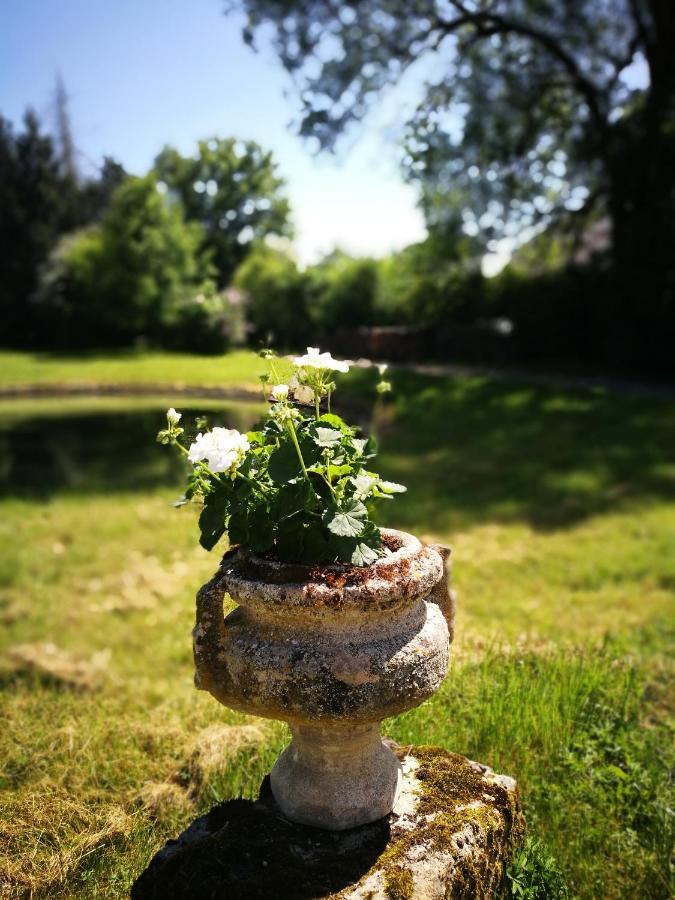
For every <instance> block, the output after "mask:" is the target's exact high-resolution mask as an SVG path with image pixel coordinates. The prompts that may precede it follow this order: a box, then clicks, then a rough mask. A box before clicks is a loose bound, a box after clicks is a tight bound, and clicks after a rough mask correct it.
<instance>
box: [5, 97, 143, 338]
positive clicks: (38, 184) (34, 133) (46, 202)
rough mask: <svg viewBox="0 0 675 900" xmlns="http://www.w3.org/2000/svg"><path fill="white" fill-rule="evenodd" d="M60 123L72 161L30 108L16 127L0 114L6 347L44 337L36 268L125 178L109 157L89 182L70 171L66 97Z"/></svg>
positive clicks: (90, 217) (88, 219)
mask: <svg viewBox="0 0 675 900" xmlns="http://www.w3.org/2000/svg"><path fill="white" fill-rule="evenodd" d="M60 96H61V107H60V115H61V116H62V117H63V121H62V123H61V127H62V128H63V129H65V133H66V135H67V136H68V142H70V143H68V147H69V149H68V151H67V152H68V154H69V158H70V163H67V162H64V159H63V158H62V156H61V152H60V150H59V146H61V145H62V144H63V135H62V136H61V139H60V141H59V143H58V145H57V144H56V143H55V141H54V139H53V138H52V137H51V135H49V134H47V133H46V132H44V131H43V130H42V126H41V124H40V122H39V120H38V118H37V116H36V115H35V114H34V113H33V112H32V111H31V110H28V111H27V112H26V115H25V116H24V120H23V129H22V130H21V131H18V132H17V131H15V130H14V129H13V128H12V125H11V123H10V122H9V121H8V120H6V119H4V118H2V116H0V247H2V253H0V315H1V316H2V323H3V339H4V343H5V344H11V345H15V346H32V345H35V344H36V342H39V341H40V339H41V335H43V336H44V337H45V338H46V339H47V340H49V337H50V333H49V329H44V328H42V325H41V323H40V321H39V317H38V313H39V312H40V311H41V307H39V306H36V305H35V304H33V303H32V302H31V300H32V297H33V295H34V293H35V290H36V289H37V287H38V280H39V274H40V270H41V267H43V266H44V265H45V263H46V262H47V259H48V257H49V254H50V253H51V252H52V251H53V249H54V247H55V246H56V244H57V242H58V240H59V239H60V237H61V236H62V235H63V234H65V233H66V232H68V231H71V230H73V229H75V228H80V227H82V226H84V225H87V224H88V223H90V222H92V221H94V220H96V219H97V218H99V217H100V215H101V214H102V212H103V209H104V208H105V207H106V206H107V205H108V203H109V201H110V196H111V194H112V191H113V189H114V188H115V187H116V186H117V185H119V183H120V182H121V180H122V179H123V177H124V174H125V173H124V169H123V168H122V166H120V165H119V163H116V162H114V160H111V159H108V158H106V159H105V160H104V163H103V167H102V170H101V173H100V175H99V176H97V177H95V178H93V179H89V180H86V181H82V180H80V181H79V182H78V180H77V179H76V178H75V177H74V175H73V169H72V166H71V163H72V154H73V148H72V140H71V138H70V128H69V125H68V119H67V111H66V108H65V105H64V104H65V100H64V95H63V94H61V95H60Z"/></svg>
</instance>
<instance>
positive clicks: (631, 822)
mask: <svg viewBox="0 0 675 900" xmlns="http://www.w3.org/2000/svg"><path fill="white" fill-rule="evenodd" d="M193 359H194V358H190V357H169V356H166V355H150V356H148V357H141V356H131V357H128V358H125V359H117V358H110V359H108V360H100V361H95V360H92V361H85V362H84V363H82V364H81V365H78V364H77V363H76V362H75V361H64V360H60V361H56V360H53V359H52V360H49V361H45V362H43V361H41V360H40V359H39V358H37V357H22V356H20V355H18V354H12V355H11V356H10V355H9V354H3V356H2V357H1V358H0V360H1V361H2V365H1V366H0V369H1V371H2V380H3V381H5V382H6V383H9V382H12V383H16V382H19V381H30V382H34V381H39V380H42V379H50V378H53V379H54V380H57V381H64V380H70V379H72V380H78V381H80V380H86V379H90V380H92V381H99V380H100V381H103V380H105V381H113V380H119V381H125V382H127V381H130V380H136V379H141V380H142V379H147V380H148V381H154V382H158V381H165V380H167V379H168V380H170V381H176V380H181V381H185V382H186V383H188V382H191V383H205V384H206V383H208V384H217V383H223V382H227V381H229V382H230V383H244V382H253V381H254V380H255V376H256V374H257V372H258V371H259V369H260V363H259V360H257V359H256V358H255V357H254V356H253V355H252V354H233V355H232V356H230V357H226V358H224V359H220V360H218V361H216V360H208V359H204V358H201V359H198V362H197V363H196V364H193V362H192V360H193ZM213 372H216V374H209V373H213ZM103 373H105V374H103ZM123 373H124V374H123ZM132 373H133V374H132ZM370 377H371V376H370V374H369V373H363V372H358V373H355V374H354V376H353V377H352V376H350V379H349V384H348V386H347V388H346V390H345V391H344V395H346V396H347V400H348V402H350V403H354V404H356V405H357V406H358V405H359V404H361V416H362V418H364V419H366V420H367V419H368V418H369V415H370V411H369V409H368V408H365V412H364V403H365V401H364V398H365V397H366V396H369V384H368V382H369V379H370ZM394 382H395V394H394V398H393V400H392V401H391V402H390V403H388V405H387V406H386V407H385V408H384V409H383V410H381V411H380V413H379V414H378V415H377V417H376V422H375V425H376V427H377V430H378V433H379V437H380V442H381V446H382V452H381V457H380V461H379V462H380V465H379V466H378V468H379V469H380V470H381V471H382V472H383V473H385V474H386V475H387V476H388V477H390V478H392V479H395V480H399V481H403V482H404V483H406V484H407V485H408V488H409V490H408V493H407V494H405V495H402V496H400V497H398V498H397V499H396V500H395V502H393V503H391V504H390V505H388V506H387V507H386V508H385V509H384V510H383V518H384V520H385V524H391V525H397V526H399V527H402V528H405V529H408V530H411V531H414V532H416V533H417V534H419V535H420V536H425V537H433V538H434V539H437V540H442V541H445V542H447V543H449V544H450V545H452V547H453V558H454V560H455V562H454V570H453V575H454V581H455V585H456V588H457V591H458V621H457V640H456V646H455V663H454V667H453V670H452V672H451V674H450V675H449V676H448V678H447V679H446V682H445V684H444V686H443V688H442V689H441V690H440V691H439V692H438V694H437V695H436V696H435V697H434V698H433V699H432V700H431V701H430V702H428V703H427V704H425V705H424V706H422V707H420V708H419V709H417V710H414V711H411V712H409V713H406V714H405V715H403V716H400V717H398V718H397V719H395V720H393V721H391V722H389V723H387V731H388V732H389V733H390V734H391V735H392V736H393V737H395V738H397V739H398V740H400V741H402V742H414V743H436V744H440V745H442V746H445V747H447V748H449V749H452V750H455V751H457V752H460V753H465V754H467V755H469V756H470V757H471V758H474V759H478V760H480V761H481V762H484V763H487V764H489V765H491V766H493V767H494V768H496V769H497V770H499V771H503V772H507V773H509V774H512V775H514V776H515V777H517V778H518V780H519V782H520V785H521V789H522V791H523V798H524V805H525V811H526V815H527V819H528V823H529V826H530V830H531V833H532V834H533V835H534V836H535V837H536V839H537V840H538V841H540V842H541V844H542V846H543V847H544V848H545V849H544V851H541V853H543V854H544V855H545V853H551V854H552V855H553V856H554V857H555V858H556V859H557V862H558V864H559V866H560V868H561V870H562V872H563V873H564V877H565V880H566V882H567V884H568V887H569V891H570V893H571V894H572V895H573V896H579V897H583V898H597V897H608V898H619V897H621V898H624V897H626V898H629V897H630V898H633V897H641V898H642V897H654V898H666V897H668V896H670V895H671V892H672V887H673V886H672V882H671V881H670V879H671V877H672V876H671V874H670V871H669V855H670V850H671V846H672V844H671V841H672V808H673V802H672V796H670V797H669V793H668V792H669V785H668V771H669V767H672V762H673V759H672V752H671V748H672V731H670V730H669V728H670V727H671V726H672V718H671V713H672V668H671V665H670V662H669V660H670V658H671V655H672V649H673V641H672V622H673V598H674V594H675V413H674V411H673V407H672V402H670V401H668V400H665V399H653V400H652V399H644V398H637V397H631V396H628V395H624V396H619V395H613V394H611V393H607V392H604V391H600V390H593V391H561V390H558V389H553V388H545V387H530V388H528V387H524V386H522V385H519V386H513V385H509V384H506V383H502V382H499V383H497V382H492V381H489V380H487V379H477V378H476V379H469V378H466V379H453V380H451V379H434V378H424V377H421V376H413V375H403V374H399V373H394ZM165 400H166V401H172V398H171V397H168V398H162V403H164V401H165ZM175 405H176V406H180V402H176V403H175ZM164 406H166V403H164ZM183 406H184V407H185V406H186V404H185V403H184V404H183ZM206 406H208V407H209V408H210V409H211V410H213V411H214V418H217V412H216V411H217V410H222V409H223V407H222V404H221V405H218V404H215V403H214V402H213V401H210V402H209V404H201V403H200V402H199V401H195V400H191V401H190V407H191V408H193V409H196V408H200V407H206ZM55 410H56V411H57V412H58V415H57V416H55V415H54V412H55ZM160 410H161V405H160V404H159V403H155V401H150V400H148V401H139V400H133V401H123V400H119V399H115V400H110V399H108V400H103V401H94V400H91V399H89V400H83V399H82V398H78V399H76V400H67V401H63V400H58V401H46V400H36V401H24V400H22V401H14V402H10V401H6V402H3V403H2V404H1V405H0V472H1V473H2V475H0V479H4V480H2V481H1V484H2V487H1V488H0V503H1V512H2V514H1V516H0V597H1V600H0V618H1V619H2V623H3V627H2V630H1V632H0V640H1V641H2V644H3V650H4V651H5V658H4V662H3V663H2V670H1V671H0V679H1V683H2V699H1V701H0V703H1V706H0V718H1V720H2V721H1V725H2V728H1V730H0V760H2V768H1V769H0V773H1V774H0V804H1V806H2V808H1V809H0V822H2V825H0V857H1V858H0V885H2V884H3V883H4V885H5V886H6V890H7V893H8V896H14V895H16V896H30V895H31V891H32V892H33V895H34V896H45V897H46V896H49V897H78V898H80V897H83V898H89V897H91V898H94V897H95V898H118V897H119V898H121V897H124V896H126V895H127V894H128V890H129V886H130V884H131V882H132V881H133V879H134V877H135V876H136V875H137V874H138V873H139V872H140V871H141V870H142V868H143V867H144V865H145V864H146V863H147V860H148V859H149V857H150V855H151V854H152V853H153V852H154V851H155V850H156V849H157V848H158V847H159V846H160V845H161V844H162V843H163V842H164V841H165V840H166V839H167V838H169V837H172V836H175V835H176V833H177V831H179V830H180V829H181V828H182V827H184V826H185V825H186V824H187V823H188V822H190V821H191V820H192V819H193V818H194V816H195V814H196V813H197V812H198V811H200V810H205V809H208V808H209V807H210V806H211V805H213V804H214V803H215V802H216V801H217V800H220V799H222V798H228V797H231V796H236V795H237V794H239V793H243V794H245V795H248V796H252V795H254V794H255V793H256V791H257V788H258V785H259V783H260V780H261V778H262V775H263V774H264V773H265V772H266V771H268V770H269V768H270V766H271V764H272V762H273V760H274V758H275V756H276V754H277V753H278V752H279V749H280V748H281V746H283V743H284V741H285V740H286V735H285V732H284V729H283V727H281V726H278V725H276V724H275V723H271V722H264V721H262V720H257V719H253V718H250V717H245V716H242V715H239V714H237V713H234V712H231V711H229V710H226V709H224V708H223V707H219V706H218V705H217V704H216V703H215V701H214V700H212V699H211V698H210V696H208V695H204V694H201V693H199V692H197V691H195V690H194V688H193V686H192V660H191V645H190V634H189V632H190V628H191V627H192V624H193V616H194V593H195V591H196V589H197V588H198V587H199V585H200V584H201V583H202V582H203V581H204V580H206V578H207V577H208V576H209V575H210V574H211V572H212V571H213V570H214V568H215V567H216V565H217V554H216V552H214V553H213V554H207V553H205V552H204V551H202V550H201V549H200V548H198V547H197V546H196V535H197V531H196V522H195V511H194V510H192V509H190V508H186V509H182V510H174V509H173V508H172V507H171V505H170V501H171V500H172V499H174V498H175V497H176V496H177V494H178V493H179V491H180V467H179V465H178V464H177V463H176V462H175V461H174V460H173V458H171V457H170V456H168V455H167V451H166V449H165V448H162V447H159V446H158V445H156V444H154V443H153V432H154V430H156V428H157V427H158V425H159V423H161V412H160ZM257 412H258V410H257V408H256V407H255V406H252V405H249V406H241V405H238V406H232V407H227V408H225V410H224V419H225V421H227V422H229V423H232V424H236V425H237V426H238V427H246V425H247V423H248V422H249V421H252V420H253V419H254V417H255V415H256V414H257ZM113 448H114V449H113ZM45 645H47V646H45ZM669 757H670V758H669ZM541 853H540V856H541ZM0 894H2V890H0ZM3 896H4V894H3ZM533 896H534V895H533ZM541 896H544V895H541ZM561 896H562V895H561Z"/></svg>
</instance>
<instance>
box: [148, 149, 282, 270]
mask: <svg viewBox="0 0 675 900" xmlns="http://www.w3.org/2000/svg"><path fill="white" fill-rule="evenodd" d="M155 171H156V173H157V177H158V178H159V179H160V181H161V182H163V183H164V184H165V185H166V186H167V187H168V188H169V189H170V190H171V191H174V192H175V193H176V194H177V196H178V197H179V198H180V200H181V202H182V204H183V209H184V210H185V216H186V218H187V220H188V221H192V222H199V223H200V225H201V226H202V229H203V245H204V247H206V248H208V249H209V251H210V252H211V256H212V260H213V263H214V265H215V267H216V270H217V273H218V281H219V283H220V284H221V285H225V284H227V283H228V282H229V281H230V279H231V277H232V275H233V273H234V271H235V269H236V268H237V266H238V265H239V263H240V262H242V260H243V259H244V258H245V256H246V255H247V253H248V251H249V249H250V247H251V244H252V242H253V241H255V240H261V239H263V238H265V237H267V236H268V235H270V234H275V235H290V233H291V229H290V224H289V214H290V207H289V203H288V200H287V199H286V197H285V196H284V193H283V184H284V182H283V180H282V179H281V178H280V177H279V176H278V175H277V167H276V164H275V162H274V159H273V157H272V154H271V153H269V152H266V151H264V150H263V149H262V148H261V147H260V146H259V145H258V144H256V143H255V141H238V140H235V139H234V138H228V139H222V138H211V139H210V140H204V141H200V142H199V145H198V149H197V153H196V155H195V156H188V157H186V156H181V154H180V153H179V152H178V151H177V150H175V149H173V148H172V147H165V148H164V149H163V150H162V151H161V153H160V154H159V156H158V157H157V159H156V160H155Z"/></svg>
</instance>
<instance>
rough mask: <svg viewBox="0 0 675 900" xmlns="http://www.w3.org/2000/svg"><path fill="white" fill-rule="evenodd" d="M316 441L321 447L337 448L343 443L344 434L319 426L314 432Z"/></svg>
mask: <svg viewBox="0 0 675 900" xmlns="http://www.w3.org/2000/svg"><path fill="white" fill-rule="evenodd" d="M314 440H315V442H316V444H317V445H318V446H319V447H337V445H338V444H339V443H340V442H341V441H342V432H341V431H336V430H335V429H334V428H322V427H321V426H319V427H317V428H316V429H315V431H314Z"/></svg>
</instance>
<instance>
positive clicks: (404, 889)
mask: <svg viewBox="0 0 675 900" xmlns="http://www.w3.org/2000/svg"><path fill="white" fill-rule="evenodd" d="M384 890H385V892H386V894H387V897H388V900H411V898H412V897H414V890H415V882H414V880H413V877H412V875H411V874H410V872H409V871H408V870H407V869H401V868H398V867H395V866H392V867H391V868H389V869H387V872H386V873H385V876H384Z"/></svg>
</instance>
